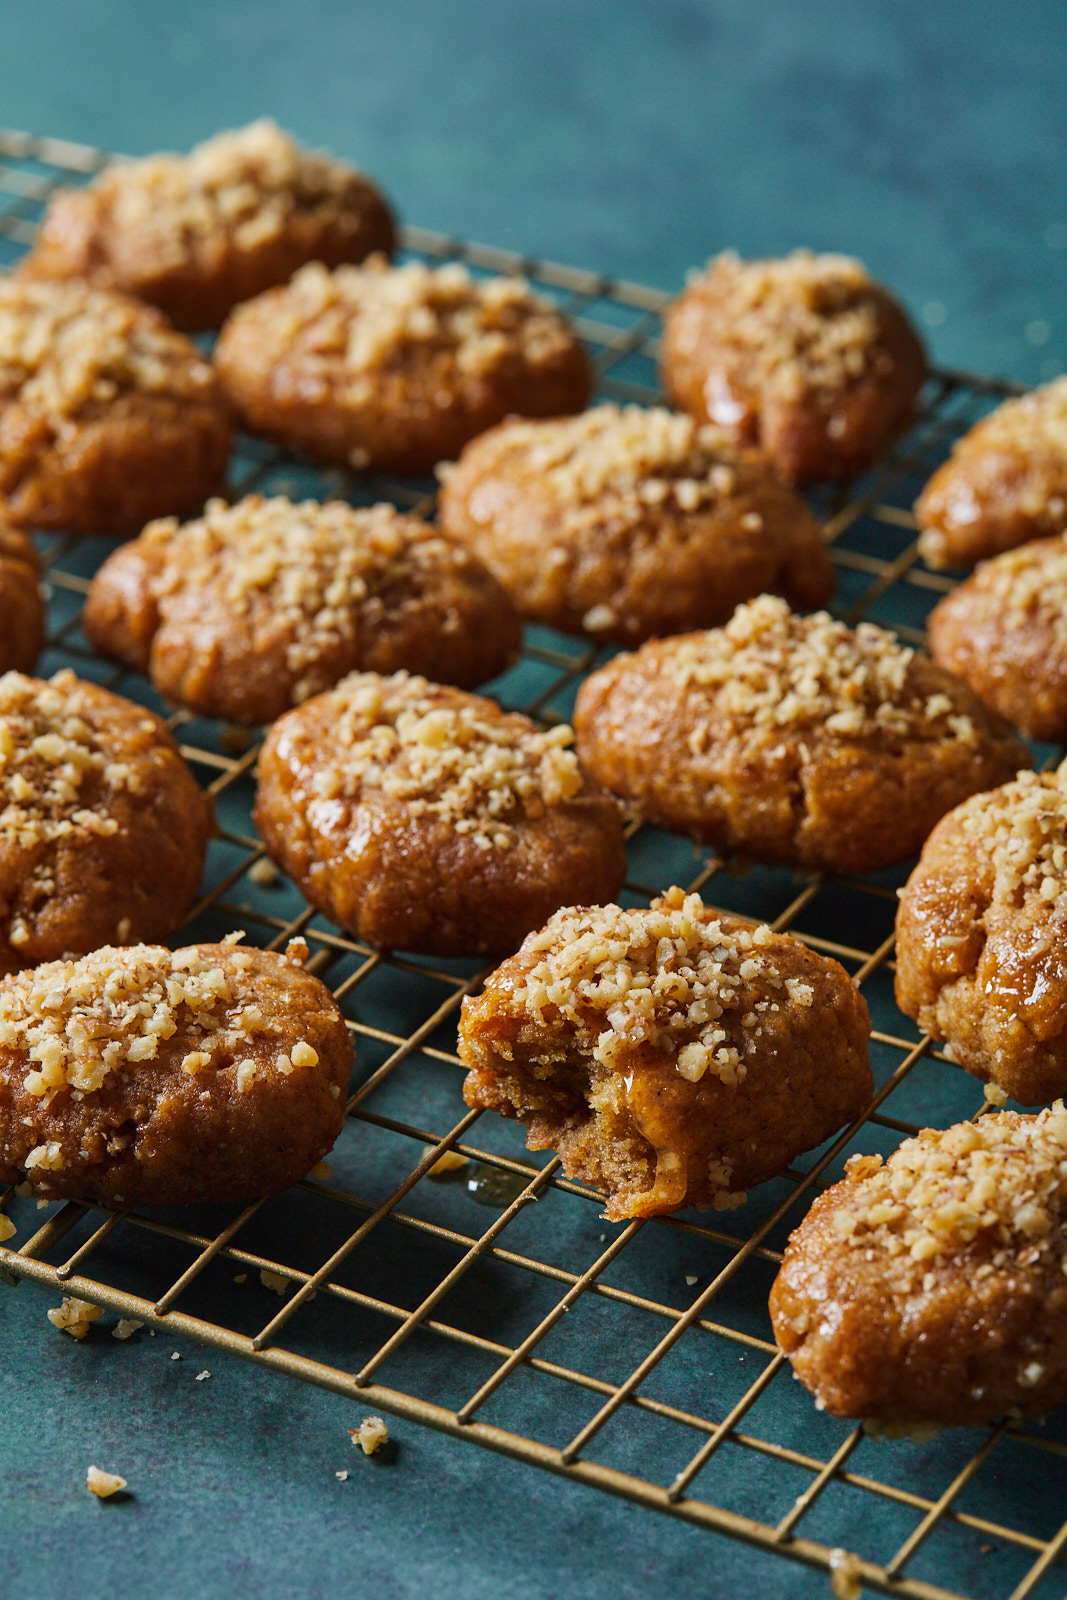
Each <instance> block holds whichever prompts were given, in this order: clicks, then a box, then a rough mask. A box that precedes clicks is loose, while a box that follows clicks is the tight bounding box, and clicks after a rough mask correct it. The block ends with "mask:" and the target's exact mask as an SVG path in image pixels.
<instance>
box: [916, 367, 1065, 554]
mask: <svg viewBox="0 0 1067 1600" xmlns="http://www.w3.org/2000/svg"><path fill="white" fill-rule="evenodd" d="M915 517H916V520H917V522H918V524H919V552H920V554H921V555H922V557H923V559H924V561H925V562H926V564H927V565H928V566H931V567H973V566H974V564H975V562H977V561H984V560H985V558H986V557H987V556H995V555H997V554H998V553H999V552H1000V551H1002V550H1012V549H1014V548H1015V546H1016V545H1020V544H1025V543H1026V542H1027V540H1029V539H1039V538H1044V537H1045V536H1046V535H1048V534H1055V533H1063V532H1065V531H1067V378H1057V379H1056V381H1055V383H1049V384H1046V385H1045V386H1044V388H1041V389H1034V390H1033V391H1032V392H1031V393H1030V394H1025V395H1022V396H1020V397H1019V398H1018V399H1015V400H1005V402H1004V404H1003V405H1002V406H998V408H997V409H996V411H992V412H990V414H989V416H988V417H983V418H982V420H981V422H978V423H976V424H975V426H974V427H973V428H972V429H971V430H970V432H969V433H967V434H965V435H964V436H963V438H962V439H961V440H960V441H959V443H958V444H957V445H956V446H955V448H954V449H953V451H952V454H951V456H950V457H949V459H948V460H947V461H946V462H945V463H944V464H943V465H942V466H940V467H939V468H938V469H937V471H936V472H935V473H934V475H933V477H932V478H931V479H930V481H929V483H928V484H927V485H926V488H925V489H924V490H923V492H922V494H921V495H920V496H919V499H918V500H917V501H916V504H915Z"/></svg>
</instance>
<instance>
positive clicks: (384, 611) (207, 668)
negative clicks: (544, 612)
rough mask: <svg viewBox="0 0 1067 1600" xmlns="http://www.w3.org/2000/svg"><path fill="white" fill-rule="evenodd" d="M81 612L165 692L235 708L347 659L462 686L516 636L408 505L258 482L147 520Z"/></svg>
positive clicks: (507, 606) (505, 603)
mask: <svg viewBox="0 0 1067 1600" xmlns="http://www.w3.org/2000/svg"><path fill="white" fill-rule="evenodd" d="M83 625H84V628H85V632H86V634H87V635H88V637H89V639H90V640H91V641H92V643H93V644H94V645H96V647H97V649H99V650H101V651H103V653H104V654H105V655H108V656H113V657H115V658H116V659H117V660H119V661H122V662H124V663H125V664H126V665H127V666H131V667H134V668H136V669H137V670H138V671H141V672H147V673H148V674H149V676H150V677H151V679H152V682H153V683H154V684H155V686H156V688H157V689H158V690H159V692H160V694H162V695H164V696H165V697H166V698H167V699H168V700H172V701H174V702H175V703H176V704H177V705H182V706H187V707H189V708H190V709H191V710H193V711H198V712H201V713H202V714H203V715H205V716H213V717H226V718H228V719H229V720H230V721H231V722H242V723H260V722H272V721H273V720H274V718H275V717H280V716H281V714H282V712H283V711H287V710H288V709H289V707H290V706H293V705H296V704H298V703H299V702H301V701H303V700H307V699H308V698H309V697H310V696H311V695H313V694H318V693H319V692H321V691H322V690H323V689H327V688H329V687H330V686H331V685H332V684H334V683H336V682H337V681H338V679H340V678H343V677H344V676H345V674H346V673H349V672H352V671H354V670H356V669H362V670H366V671H373V672H395V671H398V670H400V669H402V668H406V669H408V670H410V671H412V672H421V673H424V674H426V675H428V676H430V677H433V678H437V679H441V680H443V681H447V682H452V683H458V684H460V685H462V686H468V687H473V686H474V685H475V684H478V683H484V682H485V680H486V679H487V678H492V677H495V676H496V674H497V673H498V672H500V671H502V670H503V669H504V668H505V667H506V666H507V665H508V664H509V663H510V661H511V659H512V658H513V656H514V655H515V654H516V653H517V651H518V648H519V640H520V624H519V619H518V615H517V613H516V612H515V609H514V607H513V606H512V604H511V601H510V600H509V599H508V597H507V594H506V593H505V592H504V590H503V589H502V588H501V587H500V585H499V584H498V583H497V581H496V579H495V578H493V577H492V576H491V575H490V574H489V573H488V572H487V571H486V569H485V568H484V567H483V566H482V564H481V562H480V561H478V560H476V559H475V557H474V556H472V555H471V554H470V553H469V552H468V551H466V550H464V549H463V548H462V546H460V545H458V544H454V543H453V542H452V541H451V540H450V539H444V538H442V537H441V535H440V534H438V533H437V532H436V531H435V529H433V528H431V527H430V526H428V524H427V523H425V522H422V521H420V519H419V518H417V517H410V516H403V515H401V513H400V512H399V511H397V510H396V509H395V508H394V507H393V506H388V505H378V506H373V507H371V508H370V509H367V510H354V509H353V508H352V507H351V506H349V505H346V504H344V503H343V502H342V501H339V500H335V501H331V502H328V503H327V504H325V505H319V504H317V503H316V502H315V501H313V500H307V501H305V502H304V503H303V504H301V505H294V504H293V503H292V502H291V501H289V500H285V499H280V498H279V499H272V500H265V499H264V498H263V496H262V495H250V496H249V497H248V498H247V499H244V500H241V501H238V503H237V504H236V505H233V506H227V505H225V504H224V503H223V502H222V501H212V502H211V503H210V504H209V505H208V507H207V510H206V512H205V514H204V516H203V517H201V518H200V519H199V520H198V521H196V522H190V523H186V524H185V525H184V526H180V525H179V524H178V522H177V520H176V519H175V518H173V517H171V518H168V519H167V520H166V521H162V522H153V523H152V524H150V526H149V527H147V528H146V529H145V531H144V533H143V534H142V535H141V537H140V538H139V539H136V540H134V542H133V543H132V544H128V545H124V546H123V547H122V548H121V549H120V550H116V551H115V553H114V554H113V555H112V556H111V557H110V559H109V560H108V561H106V562H105V563H104V565H103V567H102V568H101V569H100V571H99V572H98V573H97V575H96V577H95V578H94V579H93V582H92V584H91V585H90V589H89V596H88V600H87V601H86V606H85V614H84V623H83Z"/></svg>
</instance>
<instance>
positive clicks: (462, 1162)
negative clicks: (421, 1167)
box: [426, 1145, 470, 1178]
mask: <svg viewBox="0 0 1067 1600" xmlns="http://www.w3.org/2000/svg"><path fill="white" fill-rule="evenodd" d="M432 1148H433V1146H432V1145H427V1146H426V1149H427V1150H431V1149H432ZM469 1166H470V1157H469V1156H461V1155H460V1153H459V1151H458V1150H442V1152H441V1154H440V1155H439V1156H438V1158H437V1160H436V1161H435V1162H434V1164H433V1166H432V1167H430V1169H429V1171H428V1172H427V1174H426V1176H427V1177H428V1178H450V1177H451V1176H452V1174H453V1173H454V1172H459V1171H461V1170H462V1168H463V1167H469Z"/></svg>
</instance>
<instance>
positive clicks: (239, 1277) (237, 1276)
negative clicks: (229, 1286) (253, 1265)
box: [233, 1272, 248, 1283]
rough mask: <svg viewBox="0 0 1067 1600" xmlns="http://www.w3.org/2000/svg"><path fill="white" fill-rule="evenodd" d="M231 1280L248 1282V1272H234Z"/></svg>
mask: <svg viewBox="0 0 1067 1600" xmlns="http://www.w3.org/2000/svg"><path fill="white" fill-rule="evenodd" d="M233 1281H234V1283H247V1282H248V1273H247V1272H235V1273H234V1275H233Z"/></svg>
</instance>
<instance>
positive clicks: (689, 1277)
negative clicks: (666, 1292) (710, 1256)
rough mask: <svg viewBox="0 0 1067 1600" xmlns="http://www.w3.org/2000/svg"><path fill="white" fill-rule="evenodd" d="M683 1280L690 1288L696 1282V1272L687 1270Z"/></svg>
mask: <svg viewBox="0 0 1067 1600" xmlns="http://www.w3.org/2000/svg"><path fill="white" fill-rule="evenodd" d="M685 1281H686V1283H687V1284H688V1285H689V1287H690V1288H692V1287H693V1285H694V1283H696V1281H697V1275H696V1273H695V1272H687V1273H686V1275H685Z"/></svg>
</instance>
